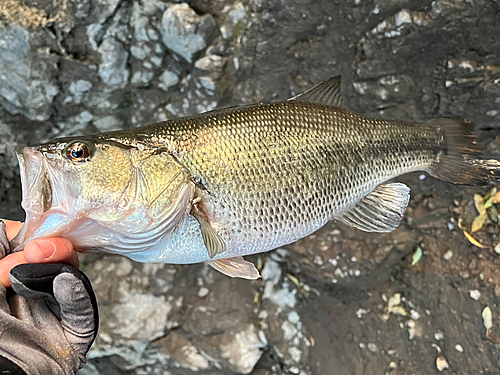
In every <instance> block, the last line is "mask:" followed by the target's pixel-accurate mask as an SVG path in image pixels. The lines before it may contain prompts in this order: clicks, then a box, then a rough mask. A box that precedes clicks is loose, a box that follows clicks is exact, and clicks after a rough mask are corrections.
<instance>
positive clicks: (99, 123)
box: [93, 116, 122, 132]
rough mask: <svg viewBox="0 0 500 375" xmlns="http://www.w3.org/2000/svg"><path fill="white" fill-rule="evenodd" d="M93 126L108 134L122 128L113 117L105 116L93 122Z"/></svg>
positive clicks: (119, 122) (120, 123)
mask: <svg viewBox="0 0 500 375" xmlns="http://www.w3.org/2000/svg"><path fill="white" fill-rule="evenodd" d="M93 125H94V126H95V127H96V128H97V130H99V131H100V132H109V131H112V130H119V129H121V128H122V122H121V121H120V120H119V119H117V118H116V117H114V116H105V117H101V118H99V119H97V120H94V121H93Z"/></svg>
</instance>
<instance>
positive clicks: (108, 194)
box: [14, 76, 500, 280]
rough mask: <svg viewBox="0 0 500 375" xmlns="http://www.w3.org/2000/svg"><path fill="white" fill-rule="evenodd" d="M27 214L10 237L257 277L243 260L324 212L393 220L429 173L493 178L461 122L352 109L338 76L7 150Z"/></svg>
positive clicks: (368, 221) (451, 178)
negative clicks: (417, 179) (237, 103)
mask: <svg viewBox="0 0 500 375" xmlns="http://www.w3.org/2000/svg"><path fill="white" fill-rule="evenodd" d="M16 153H17V156H18V160H19V164H20V169H21V184H22V193H23V198H22V207H23V208H24V210H25V213H26V220H25V224H24V226H23V228H22V230H21V231H20V232H19V234H18V235H17V237H16V238H15V239H14V243H15V244H16V245H17V246H20V247H22V246H23V245H24V244H26V243H27V242H28V241H30V240H33V239H37V238H43V237H51V236H62V237H65V238H67V239H69V240H70V241H71V242H72V243H73V244H74V246H75V249H77V250H78V251H81V252H105V253H114V254H122V255H125V256H127V257H129V258H130V259H133V260H135V261H139V262H163V263H173V264H192V263H201V262H206V263H208V264H209V265H210V266H212V267H213V268H215V269H216V270H218V271H220V272H222V273H224V274H226V275H228V276H231V277H240V278H245V279H250V280H253V279H257V278H258V277H259V276H260V275H259V271H258V270H257V269H256V267H255V266H254V265H253V264H252V263H251V262H248V261H246V260H244V258H243V256H245V255H250V254H256V253H263V252H267V251H270V250H273V249H276V248H278V247H281V246H284V245H287V244H290V243H293V242H295V241H297V240H299V239H301V238H304V237H306V236H308V235H310V234H312V233H314V232H315V231H317V230H318V229H320V228H321V227H323V226H324V225H325V224H326V223H328V222H329V221H332V220H335V221H340V222H343V223H345V224H347V225H350V226H352V227H354V228H357V229H359V230H362V231H366V232H379V233H384V232H390V231H393V230H394V229H396V228H397V227H398V226H399V225H400V223H401V221H402V219H403V215H404V212H405V210H406V207H407V205H408V202H409V199H410V189H409V188H408V186H406V185H405V184H402V183H400V182H391V181H390V180H393V179H395V178H396V177H398V176H400V175H402V174H405V173H408V172H413V171H425V172H427V173H429V174H430V175H432V176H434V177H437V178H438V179H441V180H443V181H447V182H450V183H455V184H470V185H484V184H491V183H495V182H497V181H498V180H499V177H500V163H499V162H498V161H497V160H485V159H484V158H483V156H482V153H481V150H480V148H479V146H478V143H477V140H476V136H475V134H474V127H473V125H472V124H471V123H470V122H469V121H467V120H464V119H452V118H444V119H434V120H430V121H427V122H423V123H413V122H400V121H388V120H381V119H375V118H368V117H363V116H361V115H358V114H356V113H355V112H354V111H352V110H350V109H348V108H347V107H346V106H345V104H344V100H343V98H342V95H341V78H340V76H335V77H332V78H330V79H328V80H326V81H324V82H322V83H320V84H318V85H316V86H314V87H312V88H311V89H309V90H307V91H305V92H303V93H301V94H299V95H296V96H294V97H292V98H290V99H288V100H286V101H282V102H270V103H259V104H255V105H249V106H241V107H228V108H223V109H217V110H214V111H210V112H206V113H204V114H201V115H197V116H192V117H185V118H180V119H175V120H170V121H166V122H161V123H158V124H153V125H147V126H144V127H140V128H136V129H132V130H126V131H113V132H106V133H101V134H96V135H90V136H81V137H70V138H59V139H55V140H53V141H51V142H48V143H45V144H42V145H40V146H36V147H25V148H22V149H18V150H17V151H16Z"/></svg>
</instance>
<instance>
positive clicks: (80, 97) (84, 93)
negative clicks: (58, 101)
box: [65, 79, 93, 104]
mask: <svg viewBox="0 0 500 375" xmlns="http://www.w3.org/2000/svg"><path fill="white" fill-rule="evenodd" d="M92 86H93V85H92V82H90V81H87V80H84V79H79V80H78V81H75V82H71V84H70V86H69V92H70V93H71V97H68V99H66V100H65V102H67V103H68V102H73V103H75V104H80V103H82V102H83V101H84V100H86V99H87V97H88V92H89V90H90V89H91V88H92Z"/></svg>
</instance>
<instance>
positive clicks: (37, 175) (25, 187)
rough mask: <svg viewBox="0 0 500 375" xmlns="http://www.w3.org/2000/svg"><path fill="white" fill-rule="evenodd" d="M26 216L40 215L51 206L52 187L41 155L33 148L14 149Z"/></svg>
mask: <svg viewBox="0 0 500 375" xmlns="http://www.w3.org/2000/svg"><path fill="white" fill-rule="evenodd" d="M16 156H17V160H18V162H19V167H20V174H21V187H22V192H23V200H22V203H21V205H22V206H23V208H24V210H25V211H26V214H27V215H28V214H32V215H41V214H43V213H44V212H46V211H48V210H49V209H50V207H51V206H52V185H51V183H50V179H49V173H48V171H47V167H46V165H45V162H44V157H43V154H42V153H41V152H40V151H38V150H37V149H36V148H34V147H24V148H20V147H17V148H16Z"/></svg>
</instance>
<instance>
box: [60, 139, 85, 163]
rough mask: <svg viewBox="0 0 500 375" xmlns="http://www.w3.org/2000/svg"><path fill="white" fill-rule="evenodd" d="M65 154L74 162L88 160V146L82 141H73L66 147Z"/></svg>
mask: <svg viewBox="0 0 500 375" xmlns="http://www.w3.org/2000/svg"><path fill="white" fill-rule="evenodd" d="M66 156H67V158H68V159H69V160H71V161H72V162H75V163H81V162H86V161H88V160H90V147H89V146H88V145H87V144H86V143H83V142H73V143H71V144H70V145H69V146H68V147H67V148H66Z"/></svg>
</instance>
